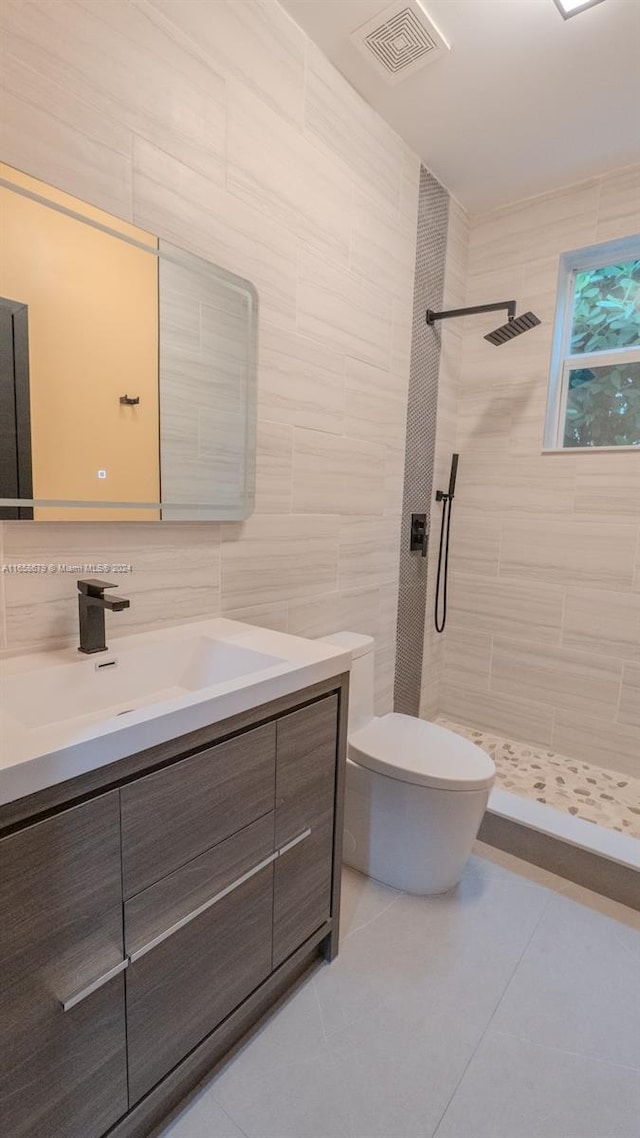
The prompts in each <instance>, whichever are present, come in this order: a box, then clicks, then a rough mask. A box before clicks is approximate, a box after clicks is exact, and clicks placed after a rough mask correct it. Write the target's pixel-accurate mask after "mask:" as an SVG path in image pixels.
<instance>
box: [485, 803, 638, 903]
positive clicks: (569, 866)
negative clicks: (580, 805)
mask: <svg viewBox="0 0 640 1138" xmlns="http://www.w3.org/2000/svg"><path fill="white" fill-rule="evenodd" d="M478 838H479V839H480V841H482V842H486V843H487V844H488V845H491V846H495V847H496V848H497V849H501V850H504V851H505V852H506V853H510V854H514V855H515V856H516V857H520V858H523V859H524V860H525V861H529V862H531V863H532V864H534V865H538V866H540V867H541V868H542V869H547V870H549V871H550V872H551V873H556V874H558V875H559V876H561V877H565V878H567V879H568V880H569V881H573V882H575V884H577V885H582V886H584V887H585V888H587V889H592V890H593V891H594V892H595V893H601V894H602V895H603V896H605V897H610V898H611V899H612V900H614V901H619V902H620V903H621V904H623V905H628V906H629V907H630V908H632V909H637V910H640V841H638V840H637V839H636V838H630V837H628V836H627V835H626V834H618V833H616V832H615V831H613V830H607V829H605V828H604V827H601V826H596V825H595V824H594V823H593V822H588V821H586V820H585V819H584V818H576V817H574V816H572V815H570V814H565V813H564V812H563V811H561V810H557V809H556V808H555V807H553V806H547V805H544V804H542V803H540V802H534V801H532V800H531V799H527V798H523V797H521V796H520V795H517V794H510V793H509V791H506V790H499V789H495V790H492V792H491V796H490V798H489V805H488V807H487V812H486V814H485V816H484V818H483V820H482V824H481V826H480V831H479V833H478Z"/></svg>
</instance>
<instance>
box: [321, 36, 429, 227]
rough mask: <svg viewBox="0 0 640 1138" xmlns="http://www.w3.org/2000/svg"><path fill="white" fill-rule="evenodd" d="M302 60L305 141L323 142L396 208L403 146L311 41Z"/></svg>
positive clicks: (366, 183) (397, 206) (398, 199)
mask: <svg viewBox="0 0 640 1138" xmlns="http://www.w3.org/2000/svg"><path fill="white" fill-rule="evenodd" d="M307 62H308V70H307V98H306V106H305V127H306V130H307V133H308V135H309V137H310V138H314V139H316V140H317V141H318V142H321V143H323V144H324V146H325V147H326V148H327V150H329V151H331V152H332V153H334V154H336V155H337V156H338V157H339V158H341V159H342V160H343V161H344V162H345V163H346V164H347V166H349V167H350V168H352V169H353V170H354V171H355V172H356V173H357V175H358V176H359V178H360V179H361V180H362V182H363V183H364V184H365V185H368V186H369V187H374V188H375V190H376V192H377V193H379V194H380V196H381V197H384V198H386V199H387V200H388V201H389V202H390V203H391V205H393V206H395V207H396V208H399V204H400V178H401V174H402V152H403V149H404V144H403V143H401V142H400V140H399V139H398V138H397V137H396V136H395V135H394V134H393V132H392V131H391V129H390V127H388V126H387V124H386V123H385V122H383V120H382V119H381V118H380V117H379V116H378V115H377V114H376V113H375V111H373V110H372V108H371V107H370V106H368V104H367V103H365V101H364V99H363V98H361V96H360V95H358V93H357V92H356V91H355V90H354V89H353V87H352V86H351V84H350V83H348V82H347V80H346V79H344V78H343V77H342V75H340V74H339V72H338V71H336V69H335V68H334V67H332V66H331V64H330V63H329V61H328V60H327V59H326V58H325V56H324V55H323V54H322V52H320V51H319V50H318V48H317V47H316V46H315V45H314V44H311V43H310V44H309V46H308V56H307ZM416 176H417V170H416Z"/></svg>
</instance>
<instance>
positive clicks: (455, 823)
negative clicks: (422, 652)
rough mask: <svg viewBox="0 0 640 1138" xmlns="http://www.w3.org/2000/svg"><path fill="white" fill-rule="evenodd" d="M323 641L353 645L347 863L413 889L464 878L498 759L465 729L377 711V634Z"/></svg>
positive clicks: (440, 888) (441, 888) (448, 885)
mask: <svg viewBox="0 0 640 1138" xmlns="http://www.w3.org/2000/svg"><path fill="white" fill-rule="evenodd" d="M322 639H323V640H326V641H328V642H329V643H331V644H338V645H340V646H341V647H343V648H346V649H348V650H349V651H350V652H351V658H352V666H351V683H350V694H349V726H348V740H349V741H348V752H347V755H348V758H347V777H346V783H347V786H346V802H345V830H344V853H343V856H344V860H345V862H346V863H347V865H351V866H353V867H354V869H358V870H360V872H361V873H366V874H367V876H368V877H374V878H376V880H378V881H382V882H384V883H385V884H386V885H393V886H395V887H396V888H397V889H402V890H404V891H405V892H408V893H419V894H428V893H444V892H446V890H447V889H452V888H453V886H454V885H457V883H458V881H459V880H460V877H461V876H462V871H463V869H464V866H465V862H466V860H467V858H468V857H469V854H470V852H471V847H472V845H473V842H474V839H475V836H476V834H477V832H478V829H479V826H480V822H481V821H482V816H483V814H484V812H485V809H486V806H487V802H488V799H489V791H490V789H491V786H492V784H493V781H494V778H495V773H496V768H495V765H494V763H493V760H492V759H490V758H489V756H488V755H487V754H486V753H485V752H484V751H482V750H480V748H479V747H476V746H475V744H473V743H470V742H469V740H468V739H463V738H462V737H461V736H460V735H456V734H454V732H453V731H448V730H446V728H444V727H438V726H437V725H436V724H435V723H428V722H426V721H425V720H423V719H416V718H414V717H413V716H410V715H398V714H396V713H392V714H389V715H383V716H381V717H380V718H375V717H374V714H373V658H374V653H373V648H374V641H373V638H372V637H371V636H361V635H360V634H359V633H355V632H337V633H335V634H334V635H332V636H325V637H323V638H322Z"/></svg>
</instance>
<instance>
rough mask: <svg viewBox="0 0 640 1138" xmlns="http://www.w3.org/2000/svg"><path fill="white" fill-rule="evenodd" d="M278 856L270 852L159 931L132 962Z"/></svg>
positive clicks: (131, 958)
mask: <svg viewBox="0 0 640 1138" xmlns="http://www.w3.org/2000/svg"><path fill="white" fill-rule="evenodd" d="M277 856H278V853H277V852H276V853H272V854H270V855H269V857H265V858H264V860H263V861H261V862H258V864H257V865H254V866H253V869H248V870H247V872H246V873H243V874H242V877H239V878H238V879H237V881H233V882H232V883H231V885H227V886H226V887H225V888H224V889H221V890H220V892H219V893H216V894H215V896H213V897H209V900H208V901H204V902H203V904H202V905H198V907H197V909H192V910H191V912H190V913H187V914H186V916H184V917H181V918H180V920H179V921H176V923H175V925H171V926H170V927H169V928H168V929H165V930H164V932H161V933H158V935H157V936H156V937H154V938H153V940H150V941H149V942H148V944H143V945H142V948H137V949H136V951H135V952H132V953H130V955H129V960H130V961H131V963H132V964H134V963H135V961H136V960H139V959H140V957H141V956H146V954H147V953H148V952H151V949H152V948H156V947H157V946H158V945H159V944H162V942H163V940H167V939H168V937H170V936H173V934H174V933H177V932H179V931H180V929H183V928H184V927H185V925H188V924H190V923H191V921H195V919H196V917H199V916H200V914H201V913H206V911H207V909H210V908H211V906H212V905H217V903H218V901H222V898H223V897H227V896H228V895H229V893H233V891H234V889H237V888H238V886H240V885H244V883H245V881H248V880H249V878H250V877H255V875H256V873H260V870H262V869H266V867H267V866H268V865H271V862H272V861H275V860H276V858H277Z"/></svg>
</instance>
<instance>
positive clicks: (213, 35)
mask: <svg viewBox="0 0 640 1138" xmlns="http://www.w3.org/2000/svg"><path fill="white" fill-rule="evenodd" d="M112 2H113V0H112ZM134 3H135V4H136V5H137V6H138V7H139V8H140V9H141V10H142V11H143V12H144V13H145V14H146V15H147V16H148V17H149V18H150V19H152V20H155V21H156V22H160V23H161V24H163V25H164V26H166V27H167V28H168V31H169V34H170V36H171V38H172V39H175V38H178V40H179V41H180V42H181V43H183V44H186V45H187V46H188V47H189V48H190V49H191V50H194V49H195V50H197V52H198V54H199V56H200V58H202V59H204V60H205V61H206V62H207V63H211V64H212V65H213V66H214V67H215V68H216V69H218V70H220V72H222V73H223V74H225V75H231V76H233V77H235V78H237V79H240V80H242V82H243V83H246V85H247V87H249V88H250V89H251V90H252V91H253V92H254V93H255V94H256V95H258V96H259V98H261V99H264V100H266V102H267V103H269V104H270V106H273V107H274V108H275V109H276V110H277V111H278V112H279V113H280V114H281V115H282V116H283V117H284V118H289V119H293V121H294V122H298V123H302V121H303V117H304V82H305V49H306V44H307V39H306V36H305V35H304V33H303V32H302V31H301V30H300V28H299V27H298V26H297V24H295V23H294V22H293V20H291V19H290V18H289V16H288V15H287V13H286V12H284V11H283V9H282V8H281V7H280V5H279V4H277V3H276V0H216V5H215V18H212V16H213V13H212V10H211V8H210V6H209V5H208V4H203V3H202V0H134Z"/></svg>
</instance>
